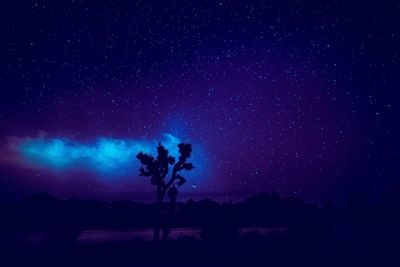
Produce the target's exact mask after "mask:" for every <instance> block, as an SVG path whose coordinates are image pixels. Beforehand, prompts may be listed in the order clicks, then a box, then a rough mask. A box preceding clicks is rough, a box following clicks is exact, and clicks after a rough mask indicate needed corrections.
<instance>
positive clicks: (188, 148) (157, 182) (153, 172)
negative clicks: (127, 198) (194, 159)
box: [136, 143, 194, 240]
mask: <svg viewBox="0 0 400 267" xmlns="http://www.w3.org/2000/svg"><path fill="white" fill-rule="evenodd" d="M178 148H179V153H180V156H179V160H178V162H176V163H175V158H174V157H172V156H169V152H168V150H167V149H165V147H164V146H162V145H161V143H159V145H158V147H157V158H154V157H153V156H150V155H147V154H144V153H142V152H140V153H139V154H138V155H137V156H136V158H137V159H139V160H140V162H141V163H142V165H144V167H141V168H140V169H139V171H140V173H139V175H140V176H146V177H150V182H151V184H152V185H154V186H156V187H157V211H156V218H155V219H156V226H155V228H154V240H159V239H160V217H161V215H160V214H161V204H162V201H163V199H164V196H165V193H166V192H167V191H168V190H169V191H168V196H169V199H170V202H171V206H173V205H174V203H175V200H176V196H177V194H178V189H177V188H176V185H177V186H182V185H183V184H184V183H185V182H186V179H185V178H184V177H182V176H181V175H179V174H178V172H180V171H182V170H186V171H190V170H192V169H193V168H194V166H193V164H192V163H187V162H186V160H187V159H188V158H189V157H190V155H191V153H192V145H191V144H185V143H181V144H179V145H178ZM169 165H173V168H172V174H171V177H170V179H169V180H168V181H166V179H165V177H166V176H167V175H168V171H169Z"/></svg>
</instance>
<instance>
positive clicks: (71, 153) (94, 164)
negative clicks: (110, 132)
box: [17, 134, 203, 177]
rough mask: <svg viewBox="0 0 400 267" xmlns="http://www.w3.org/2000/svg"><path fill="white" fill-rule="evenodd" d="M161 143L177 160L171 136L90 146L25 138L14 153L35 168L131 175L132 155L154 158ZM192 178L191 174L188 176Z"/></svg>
mask: <svg viewBox="0 0 400 267" xmlns="http://www.w3.org/2000/svg"><path fill="white" fill-rule="evenodd" d="M158 142H161V144H162V145H164V146H165V148H166V149H168V150H169V152H170V154H171V155H172V156H174V157H176V158H178V157H179V153H178V147H177V145H178V144H179V143H181V142H182V140H180V139H179V138H177V137H175V136H172V135H171V134H163V135H162V137H161V138H160V140H132V139H113V138H100V139H98V140H96V141H95V142H94V143H87V144H82V143H79V142H75V141H72V140H70V139H57V138H44V137H38V138H26V139H24V140H22V141H20V142H19V144H18V146H17V150H18V151H19V152H20V154H21V155H22V157H23V160H24V161H25V162H27V163H29V164H30V165H31V166H34V167H35V168H39V169H52V170H54V171H58V172H61V171H64V170H91V171H94V172H98V173H100V174H101V175H102V176H107V177H109V176H115V175H128V174H129V175H130V176H131V175H132V174H137V173H138V167H139V161H138V160H137V159H136V155H137V154H138V153H139V152H144V153H147V154H151V155H153V156H156V152H157V151H156V147H157V145H158ZM199 150H200V148H199V147H196V145H195V144H194V145H193V154H192V157H191V158H190V162H192V163H193V164H194V165H195V167H196V168H195V169H194V171H193V172H194V174H195V173H197V174H199V171H200V170H201V169H202V167H203V166H202V165H203V164H201V162H202V161H203V159H202V157H201V151H199ZM191 175H192V174H191Z"/></svg>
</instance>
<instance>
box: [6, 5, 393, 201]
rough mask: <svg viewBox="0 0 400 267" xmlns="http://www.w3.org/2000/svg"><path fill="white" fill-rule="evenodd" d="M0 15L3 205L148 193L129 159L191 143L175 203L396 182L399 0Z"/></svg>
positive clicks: (17, 10)
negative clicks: (43, 197)
mask: <svg viewBox="0 0 400 267" xmlns="http://www.w3.org/2000/svg"><path fill="white" fill-rule="evenodd" d="M7 2H8V3H7ZM167 2H168V3H167ZM396 2H397V3H396ZM0 14H1V15H0V30H1V38H0V68H1V69H0V70H1V71H0V199H1V200H15V199H18V198H21V197H24V196H26V195H29V194H33V193H38V192H42V191H46V192H48V193H51V194H53V195H55V196H57V197H60V198H69V197H79V198H97V199H106V200H113V199H132V200H138V201H152V200H155V188H154V187H153V186H152V185H151V184H150V181H149V179H148V178H146V177H140V176H138V173H139V171H138V168H139V161H138V160H137V159H136V158H135V156H136V154H137V153H139V152H140V151H143V152H146V153H152V154H153V155H154V153H155V152H156V146H157V144H158V142H159V141H161V142H162V144H164V145H165V146H166V147H167V148H168V149H169V150H170V151H171V152H172V154H173V155H175V156H176V155H178V154H177V144H178V143H180V142H189V143H191V144H193V154H192V157H191V158H190V162H192V163H193V164H194V165H195V167H196V168H195V169H194V170H192V171H190V172H188V173H186V174H185V177H186V178H187V180H188V182H187V183H186V184H185V185H184V186H183V187H182V189H181V193H180V195H179V196H178V200H186V199H188V198H195V199H196V198H197V199H198V198H203V197H210V198H214V199H219V200H230V199H233V200H234V201H238V200H241V199H243V198H245V197H248V196H250V195H252V194H256V193H259V192H262V191H271V190H272V189H275V190H276V191H277V192H279V193H281V194H282V195H284V196H288V195H294V196H298V197H301V198H303V199H305V200H307V201H312V202H322V201H325V200H334V201H341V200H343V199H345V197H346V196H347V195H348V194H350V193H351V192H363V193H365V194H367V195H368V196H370V197H373V196H375V195H376V194H379V192H380V191H381V190H382V189H384V188H386V187H388V186H391V185H393V184H396V183H398V181H399V178H400V177H399V175H400V139H399V134H400V132H399V130H400V126H399V124H398V123H399V122H400V121H399V119H398V115H399V114H400V112H399V111H400V110H399V103H400V93H399V84H400V83H399V80H400V73H399V72H400V71H399V70H400V66H399V61H400V60H399V56H400V55H399V54H400V49H399V48H400V30H399V25H400V19H399V16H400V15H399V14H400V4H399V2H398V1H344V0H343V1H283V0H279V1H278V0H276V1H145V0H143V1H102V0H96V1H85V0H72V1H71V0H70V1H2V3H1V8H0Z"/></svg>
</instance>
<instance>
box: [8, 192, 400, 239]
mask: <svg viewBox="0 0 400 267" xmlns="http://www.w3.org/2000/svg"><path fill="white" fill-rule="evenodd" d="M164 204H165V207H164V213H165V214H166V213H167V211H168V207H169V205H168V203H164ZM399 211H400V197H399V190H398V189H397V188H391V189H389V190H387V191H385V192H384V193H383V194H382V199H381V202H380V203H378V204H368V202H367V199H366V198H363V197H361V196H360V195H357V194H354V195H352V196H351V197H349V198H348V202H347V204H346V205H343V206H335V205H333V204H331V203H325V204H324V205H323V206H322V207H318V206H317V205H310V204H306V203H304V201H303V200H301V199H299V198H296V197H285V198H282V197H281V196H280V195H279V194H277V193H275V192H274V191H272V193H261V194H259V195H257V196H252V197H249V198H247V199H246V200H245V201H244V202H241V203H219V202H216V201H213V200H210V199H203V200H201V201H197V202H196V201H193V200H189V201H188V202H186V203H177V205H176V206H175V210H174V213H173V216H169V217H168V218H169V219H168V220H169V223H170V225H171V226H172V227H205V226H207V225H209V224H213V225H216V224H220V225H225V226H228V225H229V226H231V227H246V226H265V227H267V226H271V227H272V226H274V227H279V226H281V227H286V228H289V229H290V228H296V227H298V226H302V227H305V228H312V229H316V228H330V227H334V226H369V225H393V226H394V225H399V223H400V212H399ZM154 216H155V204H143V203H137V202H133V201H115V202H104V201H98V200H78V199H69V200H58V199H56V198H55V197H52V196H50V195H48V194H46V193H41V194H38V195H34V196H31V197H28V198H26V199H24V200H22V201H21V202H18V203H11V202H9V203H1V204H0V217H1V218H2V219H1V220H0V229H1V230H0V232H3V233H4V232H31V231H53V230H55V231H57V230H63V229H77V230H78V229H79V230H84V229H122V228H147V227H153V226H154V223H155V220H154Z"/></svg>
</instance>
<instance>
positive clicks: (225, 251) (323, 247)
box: [1, 234, 400, 266]
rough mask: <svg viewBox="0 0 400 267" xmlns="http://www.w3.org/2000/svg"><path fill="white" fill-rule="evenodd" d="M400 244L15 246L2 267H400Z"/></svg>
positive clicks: (277, 241)
mask: <svg viewBox="0 0 400 267" xmlns="http://www.w3.org/2000/svg"><path fill="white" fill-rule="evenodd" d="M398 241H399V240H398V238H397V237H393V238H391V239H390V240H389V239H387V240H382V239H366V240H353V239H340V240H339V239H333V240H329V239H319V238H318V237H312V238H304V237H302V238H293V237H289V236H285V234H279V235H277V236H274V235H270V236H268V237H258V236H248V237H246V238H240V239H235V240H214V241H201V240H196V239H193V238H181V239H178V240H170V241H159V242H146V241H142V240H131V241H125V242H114V243H112V242H105V243H102V244H68V245H67V244H45V245H15V246H3V247H2V248H1V253H2V256H1V262H2V264H1V266H400V260H399V259H400V258H399V251H400V244H399V242H398Z"/></svg>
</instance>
